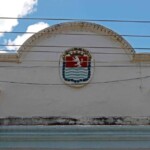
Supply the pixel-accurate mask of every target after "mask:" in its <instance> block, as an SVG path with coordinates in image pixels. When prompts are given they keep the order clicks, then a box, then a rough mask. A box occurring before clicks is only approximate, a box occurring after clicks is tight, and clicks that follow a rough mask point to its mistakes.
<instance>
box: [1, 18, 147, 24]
mask: <svg viewBox="0 0 150 150" xmlns="http://www.w3.org/2000/svg"><path fill="white" fill-rule="evenodd" d="M0 19H3V20H12V19H19V20H51V21H81V22H82V21H83V22H84V21H91V22H117V23H118V22H120V23H150V20H119V19H118V20H117V19H115V20H114V19H79V18H46V17H41V18H39V17H34V18H33V17H32V18H31V17H30V18H29V17H23V18H21V17H0Z"/></svg>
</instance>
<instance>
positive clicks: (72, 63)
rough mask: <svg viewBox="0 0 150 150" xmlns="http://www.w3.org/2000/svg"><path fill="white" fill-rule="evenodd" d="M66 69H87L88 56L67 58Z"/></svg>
mask: <svg viewBox="0 0 150 150" xmlns="http://www.w3.org/2000/svg"><path fill="white" fill-rule="evenodd" d="M65 61H66V67H87V66H88V61H89V60H88V56H78V55H74V56H66V57H65Z"/></svg>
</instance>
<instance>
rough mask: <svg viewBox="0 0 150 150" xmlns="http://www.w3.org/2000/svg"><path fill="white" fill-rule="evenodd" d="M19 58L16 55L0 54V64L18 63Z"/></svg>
mask: <svg viewBox="0 0 150 150" xmlns="http://www.w3.org/2000/svg"><path fill="white" fill-rule="evenodd" d="M18 61H19V56H18V54H16V53H13V54H10V53H0V62H18Z"/></svg>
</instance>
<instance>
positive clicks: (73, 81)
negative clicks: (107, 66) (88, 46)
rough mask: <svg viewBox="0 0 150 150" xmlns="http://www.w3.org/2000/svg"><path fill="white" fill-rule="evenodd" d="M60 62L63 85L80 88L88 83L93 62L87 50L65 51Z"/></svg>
mask: <svg viewBox="0 0 150 150" xmlns="http://www.w3.org/2000/svg"><path fill="white" fill-rule="evenodd" d="M60 60H61V61H60V64H61V66H60V69H61V70H60V74H61V78H62V79H63V80H64V81H65V83H67V84H69V85H71V86H75V87H80V86H83V85H85V84H86V83H88V82H89V81H90V79H91V77H92V75H93V70H94V60H93V58H92V56H91V54H90V52H89V51H88V50H85V49H82V48H73V49H70V50H66V51H65V52H64V53H63V55H62V56H61V59H60Z"/></svg>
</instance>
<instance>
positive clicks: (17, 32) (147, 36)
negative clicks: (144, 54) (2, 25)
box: [0, 31, 150, 38]
mask: <svg viewBox="0 0 150 150" xmlns="http://www.w3.org/2000/svg"><path fill="white" fill-rule="evenodd" d="M0 33H6V34H35V33H37V32H22V31H16V32H14V31H13V32H8V31H7V32H5V31H0ZM53 34H59V35H83V36H85V35H86V36H87V35H88V36H114V35H105V34H88V33H86V34H82V33H57V32H56V33H55V32H53ZM119 35H120V36H124V37H137V38H150V35H139V34H119Z"/></svg>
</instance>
